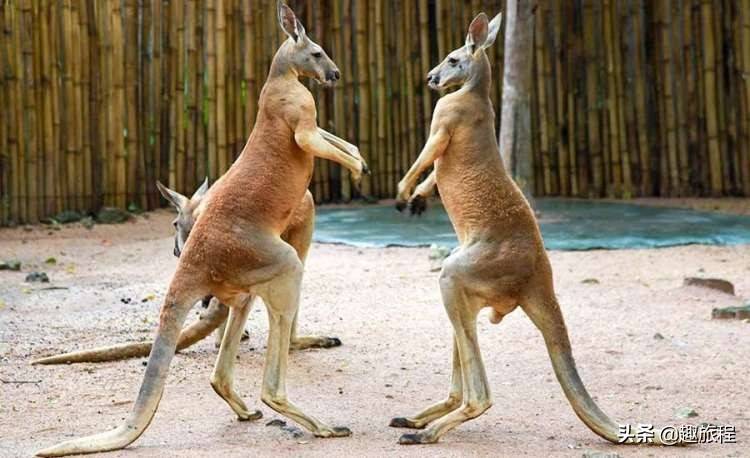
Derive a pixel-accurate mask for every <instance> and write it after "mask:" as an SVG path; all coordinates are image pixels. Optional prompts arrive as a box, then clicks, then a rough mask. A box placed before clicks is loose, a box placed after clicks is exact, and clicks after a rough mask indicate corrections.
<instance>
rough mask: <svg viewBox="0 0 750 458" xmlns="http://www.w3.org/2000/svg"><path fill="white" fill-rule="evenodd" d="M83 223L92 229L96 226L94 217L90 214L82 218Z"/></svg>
mask: <svg viewBox="0 0 750 458" xmlns="http://www.w3.org/2000/svg"><path fill="white" fill-rule="evenodd" d="M81 225H82V226H83V227H85V228H86V229H91V228H93V227H94V218H92V217H90V216H86V217H83V218H81Z"/></svg>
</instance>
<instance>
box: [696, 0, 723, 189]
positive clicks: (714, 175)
mask: <svg viewBox="0 0 750 458" xmlns="http://www.w3.org/2000/svg"><path fill="white" fill-rule="evenodd" d="M701 18H702V24H703V27H702V30H701V31H702V33H703V80H704V84H705V97H706V107H705V108H706V128H707V134H708V150H709V170H710V177H711V187H710V192H711V195H713V196H720V195H721V194H722V192H723V180H722V173H721V149H720V145H719V129H718V102H717V100H716V99H717V97H716V60H715V49H716V44H715V42H714V37H715V34H714V24H713V22H714V19H713V2H712V1H711V0H701Z"/></svg>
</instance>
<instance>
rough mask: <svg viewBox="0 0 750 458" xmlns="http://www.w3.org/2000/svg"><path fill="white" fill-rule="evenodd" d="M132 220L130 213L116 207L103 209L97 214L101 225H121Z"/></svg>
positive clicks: (97, 219)
mask: <svg viewBox="0 0 750 458" xmlns="http://www.w3.org/2000/svg"><path fill="white" fill-rule="evenodd" d="M129 219H130V213H128V212H126V211H125V210H120V209H119V208H114V207H103V208H102V209H101V210H99V213H97V214H96V221H97V222H98V223H100V224H120V223H124V222H125V221H127V220H129Z"/></svg>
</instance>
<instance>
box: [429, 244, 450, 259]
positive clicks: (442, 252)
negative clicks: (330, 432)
mask: <svg viewBox="0 0 750 458" xmlns="http://www.w3.org/2000/svg"><path fill="white" fill-rule="evenodd" d="M450 254H451V250H450V248H448V247H445V246H441V245H436V244H434V243H433V244H432V245H430V259H439V260H441V261H442V260H443V259H445V258H447V257H448V256H450Z"/></svg>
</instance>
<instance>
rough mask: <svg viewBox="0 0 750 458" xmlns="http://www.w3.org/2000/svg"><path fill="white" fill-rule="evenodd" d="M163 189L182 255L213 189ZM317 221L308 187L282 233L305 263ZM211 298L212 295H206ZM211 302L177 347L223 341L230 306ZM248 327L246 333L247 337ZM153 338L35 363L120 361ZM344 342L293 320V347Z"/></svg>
mask: <svg viewBox="0 0 750 458" xmlns="http://www.w3.org/2000/svg"><path fill="white" fill-rule="evenodd" d="M351 146H352V147H354V146H353V145H351ZM156 185H157V187H158V188H159V191H160V192H161V194H162V195H163V196H164V198H165V199H167V200H168V201H169V202H170V203H171V204H172V205H173V206H174V207H175V209H176V210H177V218H175V220H174V221H173V222H172V224H173V225H174V228H175V236H174V255H175V256H177V257H179V256H180V253H181V252H182V249H183V247H184V246H185V242H187V239H188V236H189V235H190V231H192V229H193V226H194V225H195V222H196V220H197V219H198V217H199V216H200V214H201V212H202V210H203V208H204V206H203V205H202V203H203V202H204V200H205V198H206V193H207V191H209V188H208V179H206V181H204V182H203V184H202V185H201V186H200V187H199V188H198V189H197V190H196V191H195V193H193V195H192V196H191V197H190V198H188V197H187V196H184V195H182V194H180V193H179V192H177V191H173V190H171V189H169V188H167V187H166V186H164V185H162V184H161V183H159V182H157V183H156ZM314 225H315V202H314V201H313V196H312V194H311V193H310V192H309V191H307V192H306V193H305V196H304V197H303V198H302V201H301V202H300V204H299V206H297V208H296V209H295V210H294V214H293V215H292V218H291V220H290V222H289V226H287V228H286V230H285V231H284V232H283V233H282V234H281V239H282V240H284V241H285V242H287V243H288V244H290V245H291V246H292V247H293V248H294V249H295V251H297V256H298V257H299V259H300V261H301V262H302V264H304V263H305V260H306V258H307V253H308V251H309V250H310V244H311V242H312V234H313V228H314ZM206 299H208V298H206ZM203 303H204V305H206V306H207V308H206V310H205V311H204V312H203V313H202V314H201V317H200V319H199V320H197V321H195V322H194V323H193V324H191V325H189V326H187V327H185V328H184V329H183V330H182V332H181V333H180V337H179V338H178V340H177V350H178V351H179V350H183V349H185V348H187V347H189V346H191V345H193V344H194V343H196V342H198V341H200V340H203V339H204V338H205V337H206V336H208V335H209V334H211V333H212V332H213V331H214V330H217V332H216V345H217V346H219V345H221V341H222V338H223V336H224V327H225V325H226V319H227V316H228V315H229V308H228V307H227V306H225V305H224V304H222V303H221V302H219V301H218V300H217V299H216V298H210V301H206V300H205V299H204V301H203ZM246 333H247V331H245V333H243V337H244V336H245V335H246ZM151 345H152V342H131V343H126V344H117V345H109V346H105V347H99V348H92V349H90V350H81V351H75V352H70V353H63V354H60V355H53V356H48V357H45V358H40V359H37V360H34V361H32V362H31V364H68V363H94V362H96V363H98V362H105V361H118V360H121V359H127V358H140V357H144V356H148V354H149V352H151ZM339 345H341V340H339V339H338V338H337V337H324V336H298V335H297V316H295V317H294V322H293V323H292V335H291V342H290V346H289V348H290V349H291V350H304V349H307V348H331V347H338V346H339Z"/></svg>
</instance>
